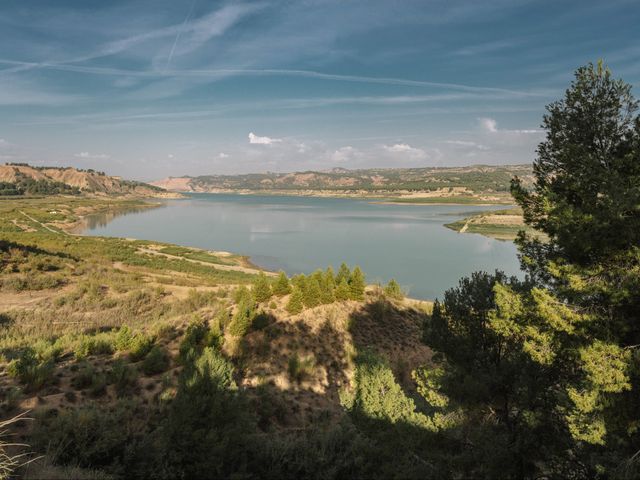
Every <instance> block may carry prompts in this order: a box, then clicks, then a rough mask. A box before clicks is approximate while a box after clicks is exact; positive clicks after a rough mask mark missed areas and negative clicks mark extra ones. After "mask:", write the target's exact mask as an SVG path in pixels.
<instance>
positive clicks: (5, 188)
mask: <svg viewBox="0 0 640 480" xmlns="http://www.w3.org/2000/svg"><path fill="white" fill-rule="evenodd" d="M80 193H88V194H95V195H124V196H141V197H175V193H171V192H167V191H166V190H164V189H163V188H161V187H158V186H154V185H149V184H146V183H142V182H136V181H130V180H123V179H121V178H120V177H113V176H109V175H106V174H105V173H103V172H96V171H94V170H79V169H76V168H72V167H33V166H30V165H26V164H6V165H0V195H3V196H7V195H25V194H27V195H38V194H45V195H46V194H70V195H77V194H80Z"/></svg>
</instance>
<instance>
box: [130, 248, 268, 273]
mask: <svg viewBox="0 0 640 480" xmlns="http://www.w3.org/2000/svg"><path fill="white" fill-rule="evenodd" d="M138 251H139V252H142V253H148V254H149V255H158V256H160V257H165V258H171V259H173V260H184V261H187V262H191V263H197V264H199V265H204V266H206V267H211V268H213V269H214V270H226V271H229V272H243V273H249V274H252V275H256V274H258V273H260V272H264V274H265V275H267V276H270V277H275V276H277V275H278V274H277V273H275V272H268V271H265V270H259V269H257V268H247V267H241V266H239V265H220V264H217V263H210V262H203V261H201V260H192V259H190V258H184V257H180V256H178V255H171V254H169V253H162V252H158V251H156V250H151V249H149V248H139V249H138Z"/></svg>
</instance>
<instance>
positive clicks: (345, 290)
mask: <svg viewBox="0 0 640 480" xmlns="http://www.w3.org/2000/svg"><path fill="white" fill-rule="evenodd" d="M350 297H351V291H350V289H349V282H348V281H347V279H345V278H343V279H342V280H340V282H339V283H338V286H337V287H336V300H338V301H345V300H349V298H350Z"/></svg>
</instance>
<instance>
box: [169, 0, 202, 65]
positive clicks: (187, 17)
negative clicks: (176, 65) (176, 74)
mask: <svg viewBox="0 0 640 480" xmlns="http://www.w3.org/2000/svg"><path fill="white" fill-rule="evenodd" d="M197 1H198V0H193V2H192V3H191V8H190V9H189V13H187V16H186V17H185V18H184V22H182V27H181V28H180V30H178V33H177V34H176V39H175V40H174V41H173V46H172V47H171V52H169V57H168V58H167V64H166V65H165V67H164V69H165V70H166V69H168V68H169V64H170V63H171V59H172V58H173V52H175V50H176V45H178V41H179V40H180V35H182V32H183V31H184V29H185V27H186V26H187V22H189V19H190V18H191V14H192V13H193V8H194V7H195V6H196V2H197Z"/></svg>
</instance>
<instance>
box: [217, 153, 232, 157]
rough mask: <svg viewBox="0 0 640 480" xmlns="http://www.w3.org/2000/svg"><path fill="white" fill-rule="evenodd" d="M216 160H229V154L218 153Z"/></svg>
mask: <svg viewBox="0 0 640 480" xmlns="http://www.w3.org/2000/svg"><path fill="white" fill-rule="evenodd" d="M218 158H229V154H228V153H224V152H220V153H219V154H218Z"/></svg>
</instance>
